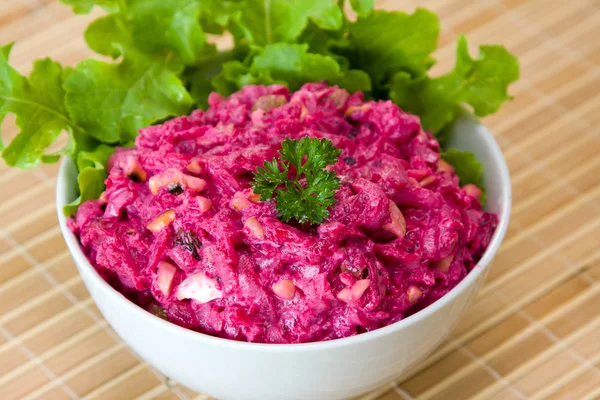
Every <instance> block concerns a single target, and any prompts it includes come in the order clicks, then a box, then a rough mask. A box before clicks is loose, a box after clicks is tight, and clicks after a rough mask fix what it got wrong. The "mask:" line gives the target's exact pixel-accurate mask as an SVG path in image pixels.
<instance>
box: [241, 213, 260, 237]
mask: <svg viewBox="0 0 600 400" xmlns="http://www.w3.org/2000/svg"><path fill="white" fill-rule="evenodd" d="M244 227H245V228H248V230H250V232H251V233H252V235H254V236H255V237H257V238H258V239H264V238H265V231H264V230H263V226H262V224H261V223H260V222H259V221H258V220H257V219H256V218H254V217H250V218H248V219H247V220H246V222H245V223H244Z"/></svg>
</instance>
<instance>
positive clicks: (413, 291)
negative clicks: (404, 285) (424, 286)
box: [406, 285, 423, 303]
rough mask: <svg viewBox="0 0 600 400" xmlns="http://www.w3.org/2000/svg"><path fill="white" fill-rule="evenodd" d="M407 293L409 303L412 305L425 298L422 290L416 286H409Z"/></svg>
mask: <svg viewBox="0 0 600 400" xmlns="http://www.w3.org/2000/svg"><path fill="white" fill-rule="evenodd" d="M406 293H407V294H408V301H410V302H411V303H414V302H415V301H417V300H419V299H420V298H421V296H423V292H422V291H421V289H419V288H418V287H416V286H414V285H411V286H409V287H408V290H407V291H406Z"/></svg>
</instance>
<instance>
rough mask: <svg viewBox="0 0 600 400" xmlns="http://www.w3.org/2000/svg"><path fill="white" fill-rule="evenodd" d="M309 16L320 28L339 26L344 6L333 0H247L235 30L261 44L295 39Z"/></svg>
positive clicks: (237, 19) (238, 34)
mask: <svg viewBox="0 0 600 400" xmlns="http://www.w3.org/2000/svg"><path fill="white" fill-rule="evenodd" d="M309 20H310V21H312V22H313V23H315V24H316V25H317V26H319V27H320V28H323V29H326V30H337V29H339V28H341V26H342V10H341V9H340V7H339V6H338V5H337V4H336V2H335V1H333V0H246V1H245V4H244V6H243V8H242V9H241V12H240V13H239V14H237V16H236V18H235V23H234V25H235V29H234V34H235V35H236V36H237V39H238V40H239V39H242V38H244V39H246V40H247V41H248V42H249V43H251V44H254V45H258V46H265V45H268V44H272V43H276V42H294V41H295V40H296V39H297V38H298V36H300V34H301V33H302V31H303V30H304V28H306V25H307V24H308V22H309Z"/></svg>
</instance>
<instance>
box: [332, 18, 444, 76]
mask: <svg viewBox="0 0 600 400" xmlns="http://www.w3.org/2000/svg"><path fill="white" fill-rule="evenodd" d="M439 30H440V26H439V21H438V18H437V16H436V15H435V14H434V13H432V12H431V11H427V10H425V9H422V8H419V9H417V10H416V11H415V12H414V13H413V14H406V13H403V12H398V11H392V12H387V11H381V10H378V11H374V12H373V13H371V14H370V15H369V16H368V17H363V18H359V19H358V20H357V21H356V22H354V23H351V24H350V25H349V30H348V32H349V36H348V38H349V42H348V44H347V48H340V49H339V51H340V53H341V55H344V56H346V57H347V58H348V59H349V60H350V64H351V65H352V68H355V69H361V70H363V71H365V72H366V73H368V74H369V75H370V76H371V79H372V81H373V83H374V84H376V85H378V86H385V83H386V82H387V81H388V80H389V78H391V77H392V76H393V74H395V73H397V72H398V71H405V72H407V73H408V74H409V75H410V76H420V75H422V74H424V73H425V72H426V71H427V70H428V69H429V68H430V67H431V66H432V65H433V64H434V60H433V58H431V56H430V55H431V53H432V52H433V51H434V50H435V49H436V47H437V39H438V35H439Z"/></svg>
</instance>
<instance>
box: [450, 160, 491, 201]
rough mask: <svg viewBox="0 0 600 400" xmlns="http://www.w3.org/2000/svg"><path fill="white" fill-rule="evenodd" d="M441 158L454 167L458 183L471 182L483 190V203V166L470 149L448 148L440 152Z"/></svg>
mask: <svg viewBox="0 0 600 400" xmlns="http://www.w3.org/2000/svg"><path fill="white" fill-rule="evenodd" d="M442 158H443V159H444V160H446V161H447V162H448V163H450V164H451V165H452V166H453V167H454V172H455V173H456V175H458V178H459V180H460V182H459V183H460V185H461V186H464V185H468V184H472V185H475V186H477V187H479V188H480V189H481V190H482V191H483V195H482V196H481V204H483V203H485V188H484V186H483V166H482V165H481V163H480V162H479V160H478V159H477V157H475V154H473V153H471V152H470V151H460V150H457V149H448V150H446V151H445V152H443V153H442Z"/></svg>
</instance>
